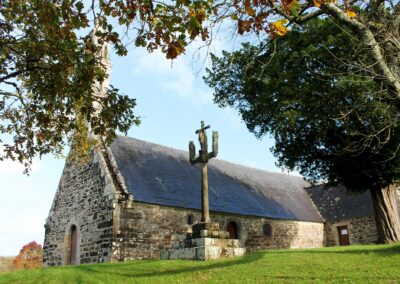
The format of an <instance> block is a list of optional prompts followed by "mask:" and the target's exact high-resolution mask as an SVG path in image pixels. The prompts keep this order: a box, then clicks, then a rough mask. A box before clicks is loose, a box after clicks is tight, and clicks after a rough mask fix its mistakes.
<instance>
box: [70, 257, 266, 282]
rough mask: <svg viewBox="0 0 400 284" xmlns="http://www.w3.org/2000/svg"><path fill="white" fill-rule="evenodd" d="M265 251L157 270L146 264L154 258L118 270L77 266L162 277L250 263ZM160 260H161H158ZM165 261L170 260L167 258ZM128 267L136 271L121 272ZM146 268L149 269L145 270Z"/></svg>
mask: <svg viewBox="0 0 400 284" xmlns="http://www.w3.org/2000/svg"><path fill="white" fill-rule="evenodd" d="M264 254H265V252H256V253H252V254H250V255H246V256H244V257H240V258H235V259H231V260H230V259H229V260H224V261H210V262H199V261H182V265H185V266H186V265H194V266H190V267H179V268H173V267H172V268H171V267H166V268H165V270H164V271H160V270H157V269H156V268H154V266H152V267H150V266H149V267H146V264H151V262H155V261H154V260H149V261H137V262H133V263H132V262H131V263H126V264H118V266H117V267H118V271H116V270H115V266H114V267H112V266H110V269H112V270H109V271H108V270H107V267H106V266H102V267H99V266H98V267H93V266H79V267H76V269H78V270H82V271H86V272H91V273H96V272H98V273H107V274H112V275H116V276H120V277H135V278H136V277H137V278H140V277H149V278H150V277H162V276H170V275H176V274H180V273H193V272H202V271H208V270H212V269H221V268H227V267H232V266H235V265H243V264H248V263H251V262H255V261H258V260H259V259H261V258H263V256H264ZM156 261H159V260H156ZM165 262H169V261H168V260H166V261H165ZM140 266H143V267H142V268H143V269H142V270H141V269H140ZM123 267H126V268H127V269H129V268H131V269H132V267H135V268H136V269H135V271H130V272H129V271H125V272H121V270H122V269H121V268H123ZM144 270H148V271H145V272H144Z"/></svg>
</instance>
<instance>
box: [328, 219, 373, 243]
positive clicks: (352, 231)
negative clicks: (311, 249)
mask: <svg viewBox="0 0 400 284" xmlns="http://www.w3.org/2000/svg"><path fill="white" fill-rule="evenodd" d="M339 226H347V228H348V231H349V240H350V245H355V244H369V243H376V241H377V240H378V233H377V230H376V223H375V218H374V217H373V216H365V217H357V218H353V219H347V220H340V221H333V222H326V224H325V236H326V239H325V245H326V246H338V245H339V235H338V230H337V227H339Z"/></svg>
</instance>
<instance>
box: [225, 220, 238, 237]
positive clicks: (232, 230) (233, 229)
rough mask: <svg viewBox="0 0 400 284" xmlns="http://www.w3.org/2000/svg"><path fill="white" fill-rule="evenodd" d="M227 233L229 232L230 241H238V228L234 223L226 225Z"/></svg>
mask: <svg viewBox="0 0 400 284" xmlns="http://www.w3.org/2000/svg"><path fill="white" fill-rule="evenodd" d="M227 231H228V232H229V238H230V239H238V238H239V232H238V227H237V224H236V223H235V222H230V223H229V224H228V227H227Z"/></svg>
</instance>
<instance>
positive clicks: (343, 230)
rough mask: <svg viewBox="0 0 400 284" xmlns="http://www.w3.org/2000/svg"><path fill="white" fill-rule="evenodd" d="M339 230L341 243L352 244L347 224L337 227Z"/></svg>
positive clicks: (344, 244)
mask: <svg viewBox="0 0 400 284" xmlns="http://www.w3.org/2000/svg"><path fill="white" fill-rule="evenodd" d="M337 230H338V234H339V245H341V246H348V245H350V240H349V230H348V229H347V226H339V227H337Z"/></svg>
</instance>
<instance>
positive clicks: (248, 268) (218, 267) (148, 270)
mask: <svg viewBox="0 0 400 284" xmlns="http://www.w3.org/2000/svg"><path fill="white" fill-rule="evenodd" d="M283 282H296V283H301V282H303V283H345V282H347V283H400V245H364V246H349V247H333V248H321V249H293V250H267V251H261V252H256V253H253V254H249V255H246V256H244V257H240V258H234V259H225V260H217V261H208V262H197V261H184V260H146V261H131V262H125V263H113V264H110V263H107V264H91V265H80V266H67V267H58V268H46V269H37V270H30V271H17V272H11V273H4V274H0V283H189V284H191V283H283Z"/></svg>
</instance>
